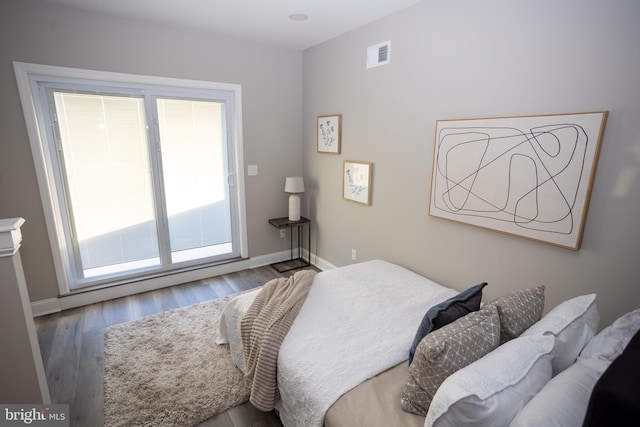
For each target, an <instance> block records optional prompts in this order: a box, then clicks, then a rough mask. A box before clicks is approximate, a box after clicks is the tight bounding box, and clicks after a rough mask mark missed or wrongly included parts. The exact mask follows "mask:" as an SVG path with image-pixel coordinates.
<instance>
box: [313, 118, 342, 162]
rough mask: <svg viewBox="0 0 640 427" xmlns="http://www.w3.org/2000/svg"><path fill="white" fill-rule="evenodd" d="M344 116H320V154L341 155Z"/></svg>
mask: <svg viewBox="0 0 640 427" xmlns="http://www.w3.org/2000/svg"><path fill="white" fill-rule="evenodd" d="M341 122H342V115H341V114H334V115H331V116H319V117H318V123H317V141H318V153H333V154H340V144H341V141H340V139H341V130H340V127H341V125H342V123H341Z"/></svg>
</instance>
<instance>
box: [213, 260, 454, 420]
mask: <svg viewBox="0 0 640 427" xmlns="http://www.w3.org/2000/svg"><path fill="white" fill-rule="evenodd" d="M456 294H457V291H455V290H453V289H450V288H446V287H444V286H441V285H439V284H437V283H435V282H433V281H431V280H429V279H426V278H424V277H422V276H420V275H417V274H415V273H413V272H411V271H409V270H406V269H404V268H402V267H400V266H397V265H395V264H391V263H388V262H385V261H379V260H376V261H369V262H364V263H359V264H353V265H350V266H346V267H341V268H337V269H334V270H327V271H323V272H321V273H318V274H317V275H316V277H315V279H314V282H313V285H312V286H311V290H310V291H309V295H308V296H307V299H306V301H305V303H304V305H303V306H302V309H301V310H300V313H298V317H297V318H296V320H295V321H294V322H293V325H292V327H291V329H290V330H289V333H288V334H287V336H286V338H285V339H284V342H283V343H282V347H281V349H280V354H279V357H278V389H279V391H280V397H281V401H280V404H279V405H278V409H279V412H280V418H281V420H282V422H283V424H284V425H285V426H287V427H295V426H305V427H307V426H308V427H312V426H322V424H323V420H324V415H325V413H326V411H327V410H328V409H329V407H330V406H331V405H332V404H333V403H334V402H335V401H336V400H337V399H338V398H339V397H340V396H341V395H342V394H344V393H346V392H347V391H349V390H351V389H352V388H354V387H355V386H357V385H358V384H360V383H361V382H363V381H365V380H367V379H368V378H371V377H373V376H375V375H377V374H379V373H380V372H383V371H385V370H386V369H388V368H391V367H393V366H395V365H397V364H398V363H400V362H402V361H403V360H406V359H407V357H408V352H409V347H410V346H411V343H412V341H413V337H414V335H415V332H416V329H417V327H418V325H419V323H420V321H421V320H422V317H423V316H424V314H425V312H426V311H427V309H428V308H429V307H431V306H433V305H435V304H438V303H439V302H442V301H444V300H445V299H447V298H450V297H452V296H454V295H456ZM255 295H256V293H255V292H252V293H247V294H244V295H242V296H240V297H238V298H239V299H240V300H239V301H236V300H234V301H233V302H232V303H230V305H229V307H227V309H225V312H224V313H223V318H222V319H221V325H220V329H221V336H220V338H219V340H218V342H225V341H228V342H229V344H230V347H231V353H232V357H233V358H234V362H235V363H236V365H237V366H238V367H239V368H240V369H243V368H244V361H243V360H242V361H241V359H242V357H243V356H242V354H243V353H242V344H241V341H240V339H239V337H240V333H239V328H240V325H239V323H240V322H239V319H240V318H241V316H242V313H243V310H244V311H246V309H247V308H248V306H249V305H250V304H251V301H252V300H253V298H255Z"/></svg>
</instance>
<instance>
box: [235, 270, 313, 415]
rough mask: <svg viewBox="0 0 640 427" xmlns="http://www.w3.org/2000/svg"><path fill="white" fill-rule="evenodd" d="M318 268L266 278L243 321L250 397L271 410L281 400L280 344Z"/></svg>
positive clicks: (241, 322)
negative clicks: (278, 373) (278, 366)
mask: <svg viewBox="0 0 640 427" xmlns="http://www.w3.org/2000/svg"><path fill="white" fill-rule="evenodd" d="M315 275H316V272H315V271H313V270H303V271H298V272H296V273H295V274H294V275H293V276H291V277H289V278H288V279H285V278H278V279H273V280H271V281H269V282H267V283H266V284H265V285H264V286H263V287H262V290H260V292H259V293H258V295H257V296H256V298H255V300H254V301H253V303H252V304H251V306H250V307H249V309H248V310H247V312H246V313H245V315H244V316H243V317H242V319H241V321H240V332H241V336H242V346H243V350H244V360H245V378H246V379H247V380H248V381H249V385H250V386H251V397H250V398H249V401H250V402H251V403H252V404H253V405H254V406H255V407H256V408H258V409H260V410H261V411H270V410H272V409H273V408H274V406H275V403H276V401H277V400H278V397H279V395H278V384H277V377H276V374H277V363H278V353H279V351H280V344H282V341H283V340H284V337H285V336H286V335H287V332H289V328H290V327H291V325H292V324H293V320H294V319H295V318H296V316H297V315H298V312H299V311H300V308H301V307H302V304H303V303H304V300H305V299H306V297H307V294H308V293H309V288H310V287H311V283H312V282H313V278H314V276H315Z"/></svg>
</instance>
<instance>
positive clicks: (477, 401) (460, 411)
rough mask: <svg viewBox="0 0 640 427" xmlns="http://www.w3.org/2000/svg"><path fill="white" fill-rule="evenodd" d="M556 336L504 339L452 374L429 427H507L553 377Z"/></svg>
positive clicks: (442, 388)
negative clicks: (502, 342) (483, 354)
mask: <svg viewBox="0 0 640 427" xmlns="http://www.w3.org/2000/svg"><path fill="white" fill-rule="evenodd" d="M553 346H554V339H553V338H552V337H550V336H543V335H534V336H528V337H519V338H515V339H513V340H511V341H508V342H506V343H505V344H503V345H501V346H500V347H498V348H497V349H495V350H493V351H492V352H491V353H489V354H487V355H485V356H484V357H482V358H481V359H479V360H477V361H475V362H474V363H472V364H470V365H468V366H466V367H464V368H462V369H460V370H459V371H457V372H456V373H454V374H452V375H451V376H449V377H448V378H447V379H446V380H444V382H443V383H442V385H441V386H440V388H439V389H438V391H437V392H436V394H435V396H434V397H433V401H432V402H431V406H430V407H429V412H428V413H427V417H426V419H425V423H424V425H425V427H432V426H433V427H445V426H451V427H461V426H474V427H483V426H486V427H494V426H507V425H509V423H510V422H511V421H512V420H513V418H514V417H515V415H516V414H517V413H518V411H519V410H520V409H521V408H522V407H523V406H524V405H525V404H526V403H527V402H528V401H529V400H530V399H531V398H532V397H533V396H534V395H535V394H536V393H537V392H538V391H539V390H540V389H541V388H542V387H543V386H544V385H545V384H546V383H547V382H548V381H549V380H550V379H551V358H552V352H553Z"/></svg>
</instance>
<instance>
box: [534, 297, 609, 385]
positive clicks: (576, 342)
mask: <svg viewBox="0 0 640 427" xmlns="http://www.w3.org/2000/svg"><path fill="white" fill-rule="evenodd" d="M598 323H600V313H599V312H598V307H597V306H596V294H589V295H583V296H579V297H575V298H571V299H569V300H567V301H564V302H562V303H560V304H559V305H558V306H556V307H555V308H554V309H553V310H551V311H550V312H549V313H547V315H546V316H544V317H543V318H542V319H540V320H539V321H538V322H536V323H535V324H533V325H532V326H531V327H530V328H529V329H527V330H526V331H524V332H523V333H522V336H528V335H551V336H553V337H554V338H555V348H554V349H553V360H552V361H551V365H552V367H553V375H554V376H555V375H557V374H559V373H560V372H562V371H564V370H565V369H567V368H568V367H569V366H571V365H573V363H574V362H575V361H576V358H577V357H578V355H579V354H580V352H581V351H582V349H583V348H584V346H585V344H587V342H589V340H590V339H591V338H593V336H594V335H595V333H596V331H597V330H598Z"/></svg>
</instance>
